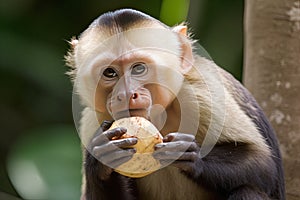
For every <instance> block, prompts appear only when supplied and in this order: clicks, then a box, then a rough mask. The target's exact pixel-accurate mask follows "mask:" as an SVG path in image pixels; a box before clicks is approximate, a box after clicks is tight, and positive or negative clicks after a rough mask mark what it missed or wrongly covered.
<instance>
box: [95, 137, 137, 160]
mask: <svg viewBox="0 0 300 200" xmlns="http://www.w3.org/2000/svg"><path fill="white" fill-rule="evenodd" d="M136 143H137V138H124V139H120V140H113V141H110V142H109V143H106V144H104V145H99V146H94V148H93V149H92V154H93V155H94V156H96V157H102V155H105V154H109V153H114V151H115V152H116V151H119V150H122V149H121V148H128V147H129V146H132V145H135V144H136Z"/></svg>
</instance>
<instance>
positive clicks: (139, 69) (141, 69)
mask: <svg viewBox="0 0 300 200" xmlns="http://www.w3.org/2000/svg"><path fill="white" fill-rule="evenodd" d="M146 72H147V67H146V65H145V64H143V63H136V64H134V65H133V66H132V69H131V74H132V75H143V74H144V73H146Z"/></svg>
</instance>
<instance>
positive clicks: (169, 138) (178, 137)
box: [163, 133, 195, 142]
mask: <svg viewBox="0 0 300 200" xmlns="http://www.w3.org/2000/svg"><path fill="white" fill-rule="evenodd" d="M175 141H187V142H193V141H195V136H194V135H191V134H186V133H169V134H168V135H166V136H165V137H164V138H163V142H175Z"/></svg>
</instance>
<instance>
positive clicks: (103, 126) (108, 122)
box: [100, 120, 114, 131]
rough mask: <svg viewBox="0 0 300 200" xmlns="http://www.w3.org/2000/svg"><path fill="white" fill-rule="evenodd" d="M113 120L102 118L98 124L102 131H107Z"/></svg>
mask: <svg viewBox="0 0 300 200" xmlns="http://www.w3.org/2000/svg"><path fill="white" fill-rule="evenodd" d="M113 122H114V121H108V120H104V121H103V122H102V124H101V125H100V127H101V128H102V130H103V131H107V130H108V129H109V128H110V127H111V125H112V123H113Z"/></svg>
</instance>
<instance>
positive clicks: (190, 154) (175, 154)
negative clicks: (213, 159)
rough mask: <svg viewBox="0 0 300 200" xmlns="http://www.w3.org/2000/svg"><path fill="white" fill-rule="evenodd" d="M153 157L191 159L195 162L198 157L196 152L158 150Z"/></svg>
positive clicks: (158, 158) (159, 158)
mask: <svg viewBox="0 0 300 200" xmlns="http://www.w3.org/2000/svg"><path fill="white" fill-rule="evenodd" d="M153 157H154V158H155V159H157V160H179V161H189V162H194V161H196V160H197V159H198V158H199V157H198V153H196V152H184V153H183V152H170V151H166V152H157V153H154V154H153Z"/></svg>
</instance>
